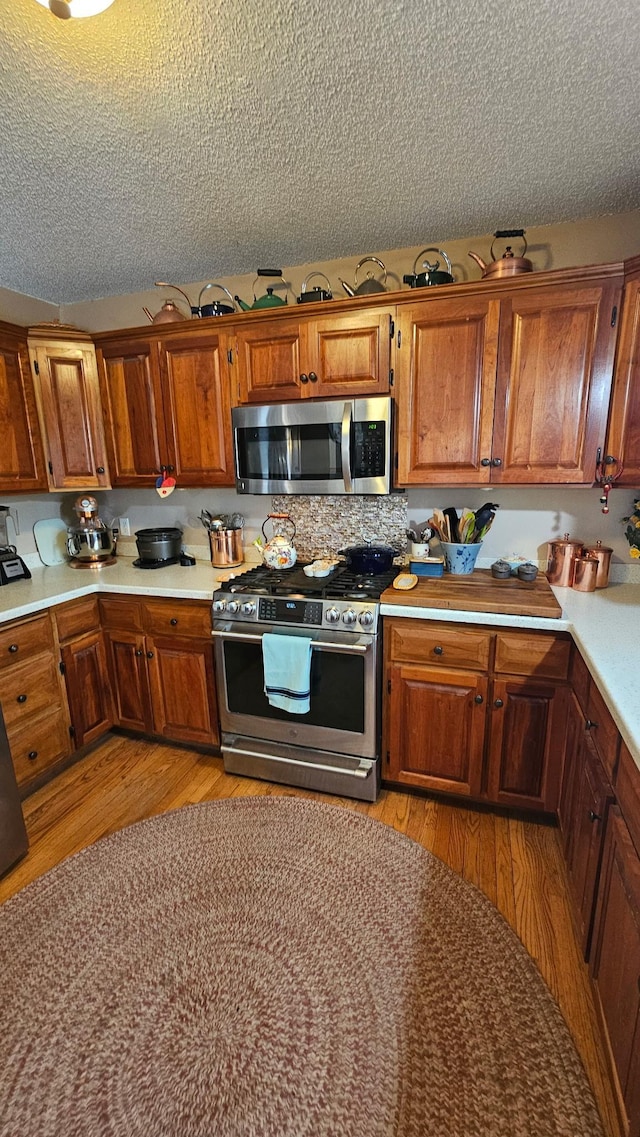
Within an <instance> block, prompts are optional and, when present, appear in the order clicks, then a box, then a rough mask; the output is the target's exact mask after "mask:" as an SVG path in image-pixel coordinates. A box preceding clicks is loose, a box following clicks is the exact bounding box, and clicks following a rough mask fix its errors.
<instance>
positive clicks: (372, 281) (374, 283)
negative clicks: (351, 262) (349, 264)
mask: <svg viewBox="0 0 640 1137" xmlns="http://www.w3.org/2000/svg"><path fill="white" fill-rule="evenodd" d="M369 262H372V263H373V264H377V265H378V267H379V268H381V269H382V271H383V272H384V278H383V280H382V281H379V280H376V278H375V276H374V275H373V273H372V272H371V271H370V270H368V271H367V275H366V278H365V279H364V280H362V281H360V283H358V272H359V271H360V269H361V268H362V266H363V265H365V264H368V263H369ZM338 280H340V284H341V285H342V287H343V288H344V290H345V292H346V294H347V296H368V295H370V293H372V292H386V291H387V289H386V283H387V266H386V265H385V264H384V263H383V262H382V261H380V260H378V258H377V257H363V258H362V260H361V261H358V263H357V265H356V269H355V273H354V275H353V288H352V287H351V285H350V284H347V282H346V281H345V280H342V279H341V278H340V277H338Z"/></svg>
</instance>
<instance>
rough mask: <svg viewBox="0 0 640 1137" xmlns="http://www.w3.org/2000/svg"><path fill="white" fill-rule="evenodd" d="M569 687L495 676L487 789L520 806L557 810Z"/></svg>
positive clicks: (503, 801) (502, 800) (504, 802)
mask: <svg viewBox="0 0 640 1137" xmlns="http://www.w3.org/2000/svg"><path fill="white" fill-rule="evenodd" d="M568 696H569V690H568V688H567V687H556V686H555V685H553V684H552V683H541V682H540V681H538V680H533V679H525V678H517V679H516V678H513V679H495V680H494V682H493V690H492V695H491V724H490V731H489V748H488V780H487V793H488V796H489V799H490V801H493V802H496V803H498V804H500V805H509V806H515V807H516V808H520V809H534V810H544V811H550V810H555V808H556V805H557V801H558V787H559V783H560V775H561V771H562V759H563V750H564V738H565V725H566V716H567V705H568Z"/></svg>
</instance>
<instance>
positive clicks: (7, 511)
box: [0, 505, 31, 584]
mask: <svg viewBox="0 0 640 1137" xmlns="http://www.w3.org/2000/svg"><path fill="white" fill-rule="evenodd" d="M9 518H11V523H12V525H13V528H14V529H15V531H16V537H17V536H18V535H19V533H20V529H19V528H18V516H17V514H15V513H12V512H11V508H10V507H9V506H8V505H0V584H11V582H12V581H14V580H30V579H31V573H30V572H29V569H28V568H27V566H26V565H25V563H24V561H23V559H22V557H19V556H18V554H17V552H16V547H15V545H10V544H9V535H8V533H7V521H8V519H9Z"/></svg>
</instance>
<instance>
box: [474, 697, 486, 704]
mask: <svg viewBox="0 0 640 1137" xmlns="http://www.w3.org/2000/svg"><path fill="white" fill-rule="evenodd" d="M473 701H474V703H477V704H478V706H480V703H482V702H484V699H483V698H482V695H476V697H475V699H474V700H473Z"/></svg>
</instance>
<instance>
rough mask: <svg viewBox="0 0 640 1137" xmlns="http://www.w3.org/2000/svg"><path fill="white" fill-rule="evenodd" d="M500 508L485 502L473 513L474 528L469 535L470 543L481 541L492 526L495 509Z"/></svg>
mask: <svg viewBox="0 0 640 1137" xmlns="http://www.w3.org/2000/svg"><path fill="white" fill-rule="evenodd" d="M499 508H500V506H499V504H498V503H497V502H491V501H487V502H485V504H484V505H481V506H480V509H477V510H476V513H475V523H474V525H475V528H474V531H473V533H472V535H471V538H470V541H482V539H483V537H485V536H486V534H487V533H488V532H489V530H490V528H491V526H492V525H493V519H494V517H495V515H496V509H499Z"/></svg>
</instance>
